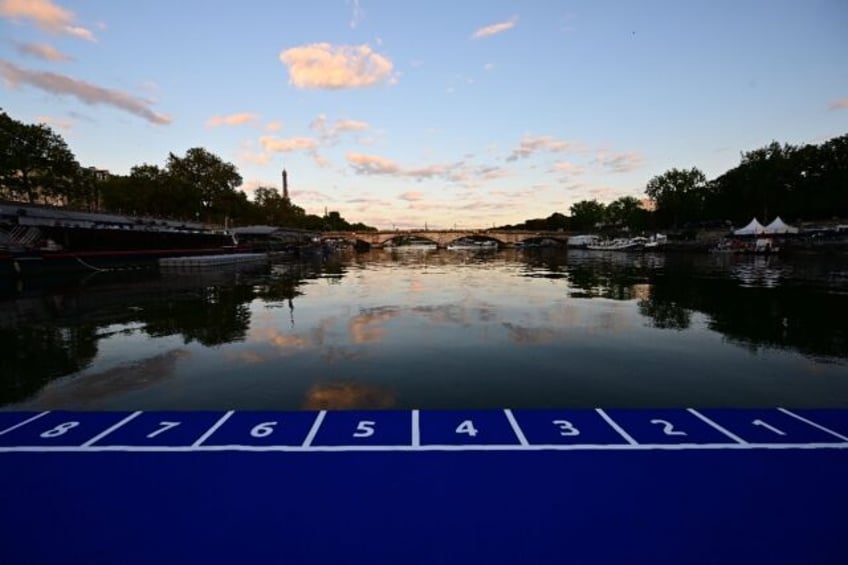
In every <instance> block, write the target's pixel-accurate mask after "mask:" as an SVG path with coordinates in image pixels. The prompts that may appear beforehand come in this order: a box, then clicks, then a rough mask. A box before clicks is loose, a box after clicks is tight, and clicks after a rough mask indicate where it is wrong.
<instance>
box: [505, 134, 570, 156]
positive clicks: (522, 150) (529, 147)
mask: <svg viewBox="0 0 848 565" xmlns="http://www.w3.org/2000/svg"><path fill="white" fill-rule="evenodd" d="M578 149H579V148H578V146H577V145H576V144H574V143H571V142H569V141H563V140H559V139H556V138H554V137H552V136H550V135H542V136H530V135H525V136H524V137H523V138H521V142H520V143H519V144H518V147H516V148H515V149H513V150H512V153H511V154H510V155H509V157H507V159H506V160H507V161H517V160H518V159H525V158H527V157H529V156H531V155H533V154H534V153H538V152H541V151H550V152H553V153H561V152H563V151H576V150H578Z"/></svg>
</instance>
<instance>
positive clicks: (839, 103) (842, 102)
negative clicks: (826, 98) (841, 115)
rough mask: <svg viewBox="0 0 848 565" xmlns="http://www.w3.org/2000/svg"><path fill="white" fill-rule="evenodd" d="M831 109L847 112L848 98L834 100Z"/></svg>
mask: <svg viewBox="0 0 848 565" xmlns="http://www.w3.org/2000/svg"><path fill="white" fill-rule="evenodd" d="M829 108H830V109H831V110H845V109H848V98H840V99H839V100H834V101H833V102H831V103H830V106H829Z"/></svg>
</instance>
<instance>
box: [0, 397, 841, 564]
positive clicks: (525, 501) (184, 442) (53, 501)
mask: <svg viewBox="0 0 848 565" xmlns="http://www.w3.org/2000/svg"><path fill="white" fill-rule="evenodd" d="M624 561H628V562H648V563H675V564H679V563H692V564H700V563H770V564H774V563H840V564H844V563H846V562H848V410H801V409H793V410H788V409H783V408H777V409H762V410H717V409H698V410H695V409H691V408H690V409H674V410H672V409H662V410H623V409H608V410H602V409H586V410H495V411H424V410H421V411H419V410H410V411H370V412H369V411H362V412H359V411H357V412H354V411H320V412H236V411H228V412H65V411H57V412H38V413H35V412H32V413H22V412H0V563H4V564H5V563H9V564H17V563H55V562H71V563H88V564H92V563H152V562H156V563H171V562H180V563H185V562H204V563H234V562H238V563H242V562H246V563H256V562H261V563H268V562H274V563H306V562H309V563H313V562H336V563H338V562H354V563H359V562H363V563H365V562H367V563H393V564H394V563H477V562H479V563H562V562H578V563H586V562H591V563H599V562H613V563H620V562H624Z"/></svg>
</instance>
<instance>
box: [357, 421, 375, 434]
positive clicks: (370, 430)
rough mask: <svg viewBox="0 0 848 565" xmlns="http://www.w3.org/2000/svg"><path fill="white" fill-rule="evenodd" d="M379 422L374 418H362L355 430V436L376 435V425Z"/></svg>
mask: <svg viewBox="0 0 848 565" xmlns="http://www.w3.org/2000/svg"><path fill="white" fill-rule="evenodd" d="M376 425H377V422H374V421H372V420H361V421H360V422H359V424H357V425H356V431H355V432H353V437H371V436H373V435H374V426H376Z"/></svg>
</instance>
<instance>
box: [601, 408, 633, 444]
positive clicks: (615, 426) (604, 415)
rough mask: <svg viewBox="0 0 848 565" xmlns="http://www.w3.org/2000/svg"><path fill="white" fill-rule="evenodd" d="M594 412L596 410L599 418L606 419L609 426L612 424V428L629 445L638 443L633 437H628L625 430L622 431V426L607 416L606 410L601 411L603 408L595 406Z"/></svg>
mask: <svg viewBox="0 0 848 565" xmlns="http://www.w3.org/2000/svg"><path fill="white" fill-rule="evenodd" d="M595 412H597V413H598V414H599V415H600V416H601V418H603V419H604V420H606V422H607V424H609V425H610V426H612V429H614V430H615V431H617V432H618V435H620V436H621V437H623V438H624V440H625V441H626V442H627V443H629V444H630V445H639V442H637V441H636V440H635V439H633V438H632V437H630V434H628V433H627V432H625V431H624V428H622V427H621V426H619V425H618V424H617V423H616V422H615V421H614V420H613V419H612V418H610V417H609V415H608V414H607V413H606V412H604V411H603V410H601V409H600V408H595Z"/></svg>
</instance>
